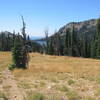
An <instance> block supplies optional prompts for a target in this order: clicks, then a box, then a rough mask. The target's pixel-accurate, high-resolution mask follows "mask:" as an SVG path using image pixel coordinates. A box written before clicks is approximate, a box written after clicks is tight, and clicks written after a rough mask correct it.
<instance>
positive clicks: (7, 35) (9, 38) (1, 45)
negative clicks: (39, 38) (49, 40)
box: [0, 31, 41, 52]
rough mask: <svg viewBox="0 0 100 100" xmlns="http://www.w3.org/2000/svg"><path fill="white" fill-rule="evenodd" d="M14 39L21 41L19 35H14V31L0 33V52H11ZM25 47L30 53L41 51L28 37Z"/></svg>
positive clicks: (38, 45)
mask: <svg viewBox="0 0 100 100" xmlns="http://www.w3.org/2000/svg"><path fill="white" fill-rule="evenodd" d="M16 37H20V39H22V36H21V35H20V34H19V33H18V34H16V33H15V31H14V32H13V33H11V32H8V31H4V32H0V51H11V50H12V48H13V46H14V40H15V38H16ZM27 45H28V48H29V51H30V52H40V50H41V45H40V44H38V43H36V42H35V41H32V40H31V39H30V37H29V36H27Z"/></svg>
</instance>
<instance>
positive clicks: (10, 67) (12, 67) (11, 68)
mask: <svg viewBox="0 0 100 100" xmlns="http://www.w3.org/2000/svg"><path fill="white" fill-rule="evenodd" d="M15 68H16V67H15V65H14V64H12V65H10V66H9V67H8V69H9V70H11V71H12V70H14V69H15Z"/></svg>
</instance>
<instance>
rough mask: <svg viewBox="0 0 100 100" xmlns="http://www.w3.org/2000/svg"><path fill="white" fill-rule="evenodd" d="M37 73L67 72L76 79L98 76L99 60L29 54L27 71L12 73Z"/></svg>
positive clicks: (99, 71)
mask: <svg viewBox="0 0 100 100" xmlns="http://www.w3.org/2000/svg"><path fill="white" fill-rule="evenodd" d="M38 72H39V73H41V72H42V73H48V72H62V73H63V72H67V73H71V74H72V75H74V76H76V77H86V76H99V75H100V60H95V59H86V58H78V57H75V58H74V57H64V56H59V57H58V56H49V55H42V54H38V53H31V54H30V63H29V67H28V69H27V70H15V71H14V72H13V73H14V74H15V75H17V76H23V75H25V76H28V75H32V74H34V73H38Z"/></svg>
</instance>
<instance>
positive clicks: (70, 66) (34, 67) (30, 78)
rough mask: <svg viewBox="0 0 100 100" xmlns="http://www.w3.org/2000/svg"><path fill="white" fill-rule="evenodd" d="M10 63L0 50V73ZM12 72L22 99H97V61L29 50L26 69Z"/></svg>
mask: <svg viewBox="0 0 100 100" xmlns="http://www.w3.org/2000/svg"><path fill="white" fill-rule="evenodd" d="M11 63H12V60H11V53H9V52H0V73H1V74H2V71H4V70H5V69H6V68H7V67H8V66H9V64H11ZM11 73H12V75H14V80H16V84H17V86H18V88H20V90H21V93H22V95H23V97H24V100H100V60H95V59H87V58H77V57H75V58H74V57H65V56H59V57H58V56H49V55H42V54H39V53H31V54H30V62H29V66H28V69H25V70H21V69H15V70H14V71H12V72H11ZM0 78H2V76H1V77H0ZM1 85H2V82H1ZM9 88H10V87H9ZM4 92H6V93H7V91H4ZM4 100H6V99H4ZM9 100H10V99H9Z"/></svg>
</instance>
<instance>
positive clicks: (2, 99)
mask: <svg viewBox="0 0 100 100" xmlns="http://www.w3.org/2000/svg"><path fill="white" fill-rule="evenodd" d="M0 100H8V99H7V97H6V96H5V94H4V93H3V92H1V91H0Z"/></svg>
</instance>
